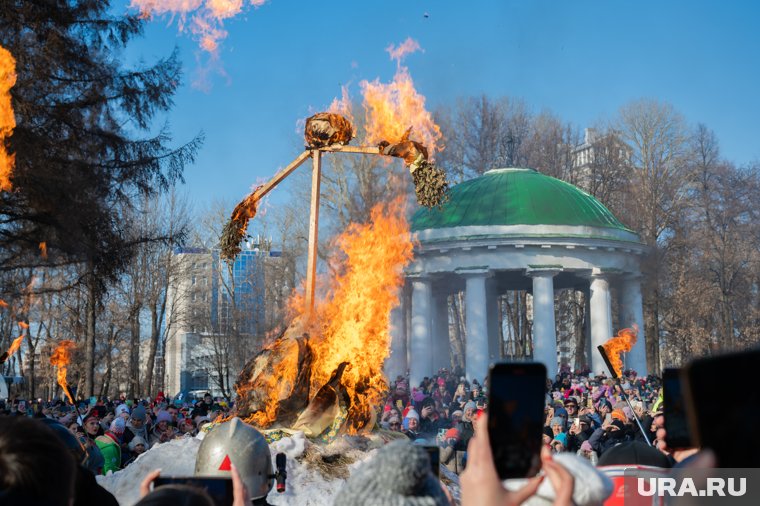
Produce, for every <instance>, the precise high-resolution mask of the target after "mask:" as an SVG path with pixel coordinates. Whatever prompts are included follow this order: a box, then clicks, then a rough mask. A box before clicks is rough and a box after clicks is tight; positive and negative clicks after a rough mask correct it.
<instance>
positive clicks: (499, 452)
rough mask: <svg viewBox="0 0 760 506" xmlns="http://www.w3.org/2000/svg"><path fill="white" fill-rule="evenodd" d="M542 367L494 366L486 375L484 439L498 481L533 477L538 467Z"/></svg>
mask: <svg viewBox="0 0 760 506" xmlns="http://www.w3.org/2000/svg"><path fill="white" fill-rule="evenodd" d="M545 392H546V367H545V366H544V365H543V364H540V363H537V362H515V363H503V362H502V363H496V364H493V365H491V368H490V370H489V372H488V396H489V397H488V437H489V439H490V440H491V453H492V454H493V459H494V464H495V465H496V471H497V472H498V474H499V477H500V478H501V479H502V480H505V479H509V478H525V477H528V476H533V475H535V474H536V473H537V472H538V471H539V469H540V467H541V460H540V454H541V444H542V439H543V428H544V402H545V395H546V393H545Z"/></svg>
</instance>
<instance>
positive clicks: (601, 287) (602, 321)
mask: <svg viewBox="0 0 760 506" xmlns="http://www.w3.org/2000/svg"><path fill="white" fill-rule="evenodd" d="M590 291H591V297H590V306H591V371H592V372H593V373H595V374H600V373H604V374H606V375H607V376H609V375H610V372H609V370H608V369H607V366H606V365H605V363H604V359H603V358H602V356H601V355H600V354H599V351H597V349H596V347H597V346H599V345H600V344H604V342H605V341H607V340H608V339H609V338H611V337H612V335H613V334H612V300H611V297H610V283H609V281H608V280H607V278H606V277H605V275H604V274H601V273H596V272H595V273H594V274H592V275H591V289H590Z"/></svg>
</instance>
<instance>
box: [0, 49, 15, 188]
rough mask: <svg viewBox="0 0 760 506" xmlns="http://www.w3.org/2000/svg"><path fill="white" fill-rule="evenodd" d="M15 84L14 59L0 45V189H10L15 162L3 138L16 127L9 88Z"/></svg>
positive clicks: (8, 135)
mask: <svg viewBox="0 0 760 506" xmlns="http://www.w3.org/2000/svg"><path fill="white" fill-rule="evenodd" d="M14 84H16V60H15V59H14V58H13V56H12V55H11V53H10V52H8V50H7V49H5V48H3V47H1V46H0V190H2V191H11V190H12V189H13V187H12V185H11V174H13V166H14V164H15V162H16V160H15V155H12V154H8V151H7V149H6V143H5V140H6V139H7V138H8V137H10V136H11V134H12V133H13V129H14V128H15V127H16V119H15V118H14V117H13V107H12V106H11V93H10V90H11V88H12V87H13V85H14Z"/></svg>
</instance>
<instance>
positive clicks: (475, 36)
mask: <svg viewBox="0 0 760 506" xmlns="http://www.w3.org/2000/svg"><path fill="white" fill-rule="evenodd" d="M127 3H128V2H127V1H126V0H119V1H118V2H117V3H116V9H117V11H118V10H119V9H124V8H125V5H126V4H127ZM426 13H427V17H425V14H426ZM170 21H171V20H170V18H168V17H164V18H157V19H154V20H152V21H151V22H150V23H149V24H148V26H147V29H146V33H145V37H143V38H141V39H137V40H136V41H134V42H133V43H132V44H131V45H130V47H129V48H128V51H127V53H126V54H125V58H126V59H127V61H130V62H134V61H136V60H137V59H139V58H143V59H145V60H146V61H152V60H153V59H155V58H156V57H159V56H165V55H168V54H169V53H170V52H171V51H172V49H173V47H174V46H175V45H176V46H178V47H179V49H180V54H181V57H182V61H183V63H184V67H185V74H186V77H185V83H184V85H183V87H182V88H181V89H180V91H179V93H178V95H177V96H176V100H175V106H174V108H173V109H172V111H171V112H170V114H169V115H168V116H167V117H166V118H163V117H162V118H157V124H160V123H162V122H163V121H164V120H168V121H169V123H170V126H171V130H172V132H173V134H174V137H175V140H176V141H177V142H181V141H185V140H189V139H190V138H192V137H193V136H194V135H195V134H196V133H198V132H199V131H201V130H203V131H204V132H205V135H206V142H205V144H204V146H203V148H202V151H201V153H200V156H199V157H198V160H197V162H196V163H195V164H194V165H193V166H190V167H187V169H186V172H185V178H186V181H187V184H186V185H185V190H186V191H187V192H188V193H189V195H190V197H191V199H192V200H193V201H194V202H195V203H196V204H197V205H199V206H201V207H203V206H205V205H207V204H208V203H210V202H213V201H215V200H226V201H229V202H233V201H237V200H239V199H241V198H242V197H243V196H245V194H247V192H248V190H249V189H250V187H251V185H252V184H254V183H256V182H263V181H265V180H266V179H268V178H269V176H271V175H273V174H274V173H275V172H276V171H277V169H278V168H279V167H281V166H284V165H286V164H287V163H289V162H290V161H291V160H292V159H293V158H294V157H295V156H296V155H297V154H298V153H299V152H300V149H301V146H302V140H301V139H302V137H301V135H300V133H298V132H297V129H296V122H297V121H298V120H299V119H302V118H305V117H306V116H308V115H310V114H313V113H314V112H316V111H318V110H323V109H325V108H326V106H327V105H328V104H329V103H330V102H331V101H332V99H333V98H334V97H336V96H339V94H340V86H341V85H343V84H349V85H350V90H351V92H352V94H353V95H354V96H358V94H359V87H358V83H359V81H361V80H362V79H368V80H372V79H375V78H380V80H381V81H383V82H389V81H390V80H392V78H393V74H394V71H395V63H393V62H391V61H390V60H389V57H388V54H387V53H386V52H385V48H386V47H387V46H388V45H390V44H392V43H396V44H398V43H400V42H402V41H403V40H404V39H406V38H407V37H412V38H414V39H415V40H417V41H418V42H419V44H420V46H421V47H422V48H423V50H424V52H418V53H415V54H412V55H411V56H409V57H407V59H406V60H405V64H406V65H407V66H408V67H409V70H410V72H411V75H412V77H413V78H414V80H415V85H416V88H417V90H418V91H419V92H420V93H422V94H424V95H425V96H426V97H427V99H428V109H429V110H432V109H434V108H435V107H436V106H437V105H441V104H450V103H453V102H454V101H455V100H456V98H457V97H463V96H472V95H479V94H481V93H485V94H487V95H490V96H493V97H499V96H504V95H508V96H511V97H520V98H523V99H524V100H525V101H526V102H527V104H528V105H529V106H530V107H532V108H533V109H534V110H535V111H540V110H542V109H548V110H551V111H553V112H554V113H555V114H557V115H558V116H560V117H561V118H562V119H563V120H565V121H571V122H572V123H574V124H575V125H577V126H579V127H581V128H582V127H585V126H589V125H592V124H593V123H595V122H597V121H599V120H604V119H608V118H611V117H612V116H613V115H614V114H615V113H616V111H617V110H618V108H619V107H620V106H621V105H623V104H625V103H627V102H629V101H631V100H634V99H637V98H642V97H648V98H656V99H659V100H662V101H666V102H670V103H672V104H673V105H674V106H675V108H676V109H677V110H679V111H680V112H681V113H682V114H683V115H684V116H685V117H686V118H687V120H688V121H689V122H690V123H693V124H695V123H697V122H702V123H705V124H706V125H707V126H708V127H710V128H711V129H713V130H714V131H715V132H716V134H717V135H718V138H719V140H720V143H721V148H722V154H723V155H724V156H725V157H726V158H728V159H730V160H732V161H734V162H736V163H737V164H739V165H743V164H747V163H749V162H751V161H753V160H758V159H760V142H758V141H759V140H760V124H759V123H758V117H759V116H760V93H758V90H760V86H758V85H759V84H760V66H759V65H758V55H760V31H758V30H757V26H758V21H760V4H757V3H755V2H749V1H746V2H719V1H711V2H707V1H695V0H691V1H688V2H687V1H668V2H662V1H659V2H657V1H625V2H624V1H613V0H607V1H601V0H600V1H591V0H589V1H582V0H578V1H569V0H565V1H559V0H558V1H544V0H533V1H529V0H522V1H472V2H468V3H465V2H453V1H447V0H405V1H392V0H386V1H382V2H377V1H363V0H362V1H356V0H354V1H321V2H306V1H294V0H269V1H268V2H267V3H266V4H265V5H264V6H262V7H260V8H258V9H253V8H249V9H247V10H246V11H245V12H244V13H243V14H241V15H239V16H238V17H236V18H234V19H231V20H229V21H228V22H227V23H226V24H225V29H226V30H227V31H228V32H229V35H228V37H227V39H226V40H225V41H224V42H223V44H222V47H221V51H220V57H221V62H222V65H223V67H224V71H225V73H226V76H223V75H220V74H214V73H212V74H210V76H209V79H208V81H207V82H208V84H209V85H210V87H209V89H207V90H206V91H201V90H199V89H197V88H195V87H193V86H192V81H193V80H194V79H195V78H196V76H197V73H198V72H199V69H201V68H203V63H199V62H198V58H199V57H200V58H201V60H203V59H204V58H205V56H204V55H203V54H202V52H201V51H200V50H199V49H198V46H197V43H196V42H195V41H194V40H192V38H191V37H190V36H189V35H186V34H179V33H178V31H177V25H176V20H175V22H170ZM285 191H286V190H285V189H283V190H282V192H283V195H282V196H277V195H275V197H274V198H275V199H279V198H286V197H285V196H284V192H285ZM275 192H277V190H275Z"/></svg>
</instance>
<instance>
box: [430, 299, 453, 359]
mask: <svg viewBox="0 0 760 506" xmlns="http://www.w3.org/2000/svg"><path fill="white" fill-rule="evenodd" d="M448 296H449V294H448V293H447V292H446V291H445V290H441V291H438V290H436V294H435V295H434V296H433V350H432V351H433V370H434V371H435V372H437V371H438V370H439V369H441V368H443V367H445V368H446V369H451V341H450V339H449V300H448Z"/></svg>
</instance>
